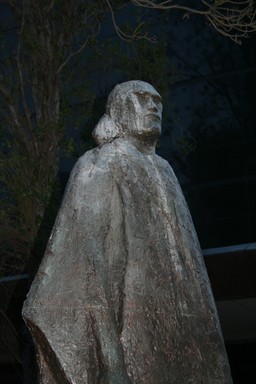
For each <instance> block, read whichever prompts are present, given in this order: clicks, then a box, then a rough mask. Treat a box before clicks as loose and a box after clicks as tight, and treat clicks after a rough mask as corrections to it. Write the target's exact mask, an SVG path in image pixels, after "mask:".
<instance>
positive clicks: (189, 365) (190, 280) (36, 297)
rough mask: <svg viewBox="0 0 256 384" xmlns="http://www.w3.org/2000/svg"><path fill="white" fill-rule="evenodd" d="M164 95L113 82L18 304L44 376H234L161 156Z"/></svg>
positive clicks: (143, 379) (183, 208) (156, 383)
mask: <svg viewBox="0 0 256 384" xmlns="http://www.w3.org/2000/svg"><path fill="white" fill-rule="evenodd" d="M161 118H162V103H161V96H160V95H159V94H158V92H157V91H156V90H155V89H154V88H153V87H152V86H151V85H150V84H147V83H145V82H142V81H129V82H125V83H122V84H119V85H117V86H116V87H115V88H114V90H113V91H112V92H111V94H110V95H109V98H108V102H107V106H106V113H105V115H104V116H103V117H102V118H101V120H100V121H99V123H98V125H97V126H96V128H95V130H94V137H95V140H96V141H97V143H98V144H99V146H98V147H97V148H95V149H93V150H91V151H88V152H87V153H86V154H85V155H83V156H82V157H81V158H80V159H79V160H78V162H77V164H76V165H75V167H74V169H73V171H72V173H71V177H70V180H69V182H68V186H67V188H66V192H65V195H64V198H63V202H62V206H61V209H60V211H59V214H58V217H57V219H56V223H55V226H54V229H53V231H52V234H51V237H50V239H49V243H48V247H47V250H46V253H45V256H44V259H43V261H42V264H41V266H40V268H39V271H38V273H37V275H36V277H35V280H34V282H33V284H32V287H31V289H30V292H29V294H28V297H27V300H26V301H25V303H24V307H23V317H24V319H25V321H26V323H27V325H28V327H29V329H30V331H31V333H32V336H33V339H34V342H35V345H36V349H37V354H38V364H39V371H40V383H41V384H55V383H56V384H57V383H61V384H63V383H68V384H71V383H72V384H96V383H97V384H99V383H100V384H107V383H108V384H143V383H145V384H185V383H186V384H189V383H190V384H199V383H203V384H205V383H207V384H231V383H232V379H231V377H230V371H229V366H228V361H227V357H226V352H225V349H224V343H223V339H222V335H221V330H220V326H219V321H218V317H217V313H216V309H215V304H214V300H213V296H212V292H211V288H210V283H209V281H208V277H207V273H206V269H205V266H204V262H203V258H202V255H201V250H200V246H199V243H198V239H197V236H196V233H195V230H194V227H193V223H192V220H191V217H190V214H189V211H188V208H187V205H186V202H185V200H184V197H183V194H182V192H181V189H180V186H179V184H178V182H177V180H176V177H175V175H174V173H173V171H172V168H171V167H170V165H169V164H168V163H167V162H166V161H165V160H163V159H162V158H160V157H159V156H157V155H156V154H155V144H156V141H157V139H158V137H159V135H160V132H161Z"/></svg>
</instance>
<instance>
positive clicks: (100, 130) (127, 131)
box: [93, 80, 162, 145]
mask: <svg viewBox="0 0 256 384" xmlns="http://www.w3.org/2000/svg"><path fill="white" fill-rule="evenodd" d="M161 99H162V98H161V96H160V95H159V93H158V92H157V91H156V90H155V89H154V88H153V87H152V85H150V84H148V83H146V82H144V81H139V80H132V81H127V82H124V83H121V84H118V85H116V86H115V88H114V89H113V90H112V92H111V93H110V94H109V97H108V101H107V105H106V113H105V114H104V115H103V117H102V118H101V119H100V121H99V123H98V124H97V125H96V127H95V128H94V131H93V137H94V139H95V140H96V142H97V143H98V144H100V145H102V144H105V143H109V142H111V141H113V140H114V139H116V138H118V137H133V138H138V139H140V138H141V139H149V140H150V139H152V140H156V139H157V138H158V137H159V135H160V133H161V121H162V103H161Z"/></svg>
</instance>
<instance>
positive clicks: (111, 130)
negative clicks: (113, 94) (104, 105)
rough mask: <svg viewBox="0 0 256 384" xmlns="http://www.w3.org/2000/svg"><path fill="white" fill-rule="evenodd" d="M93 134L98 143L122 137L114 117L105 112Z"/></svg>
mask: <svg viewBox="0 0 256 384" xmlns="http://www.w3.org/2000/svg"><path fill="white" fill-rule="evenodd" d="M92 136H93V138H94V140H95V141H96V143H97V144H99V145H103V144H106V143H110V142H111V141H113V140H114V139H116V138H117V137H120V131H119V129H118V127H117V125H116V124H115V122H114V121H113V119H112V118H111V117H110V116H109V115H107V114H105V115H103V116H102V118H101V119H100V121H99V122H98V124H97V125H96V127H95V128H94V130H93V132H92Z"/></svg>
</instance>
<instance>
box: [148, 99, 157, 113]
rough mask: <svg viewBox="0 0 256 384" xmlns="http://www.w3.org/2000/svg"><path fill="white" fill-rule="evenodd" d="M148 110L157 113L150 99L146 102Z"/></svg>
mask: <svg viewBox="0 0 256 384" xmlns="http://www.w3.org/2000/svg"><path fill="white" fill-rule="evenodd" d="M148 110H149V111H152V112H157V111H158V109H157V106H156V104H155V102H154V100H152V99H150V100H149V101H148Z"/></svg>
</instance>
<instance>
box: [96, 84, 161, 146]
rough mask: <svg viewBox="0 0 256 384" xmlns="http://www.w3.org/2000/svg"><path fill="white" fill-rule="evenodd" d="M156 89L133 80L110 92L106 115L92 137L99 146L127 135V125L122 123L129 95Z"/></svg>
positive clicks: (117, 86) (118, 85) (119, 85)
mask: <svg viewBox="0 0 256 384" xmlns="http://www.w3.org/2000/svg"><path fill="white" fill-rule="evenodd" d="M152 89H154V88H153V87H152V86H151V85H150V84H148V83H146V82H144V81H140V80H131V81H126V82H124V83H121V84H117V85H116V86H115V88H114V89H113V90H112V91H111V92H110V94H109V96H108V101H107V105H106V113H105V114H104V115H103V116H102V118H101V119H100V121H99V122H98V124H97V125H96V127H95V128H94V130H93V132H92V135H93V138H94V140H95V141H96V143H97V144H98V145H103V144H106V143H110V142H111V141H113V140H114V139H116V138H118V137H123V136H124V135H125V133H126V129H125V124H124V123H123V121H122V116H123V108H124V105H125V101H126V98H127V95H128V94H129V93H131V92H139V91H143V92H144V91H145V90H147V91H151V90H152Z"/></svg>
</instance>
